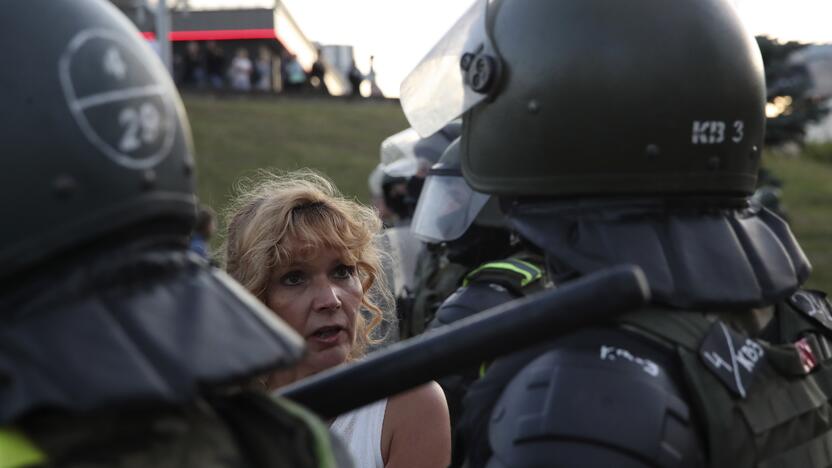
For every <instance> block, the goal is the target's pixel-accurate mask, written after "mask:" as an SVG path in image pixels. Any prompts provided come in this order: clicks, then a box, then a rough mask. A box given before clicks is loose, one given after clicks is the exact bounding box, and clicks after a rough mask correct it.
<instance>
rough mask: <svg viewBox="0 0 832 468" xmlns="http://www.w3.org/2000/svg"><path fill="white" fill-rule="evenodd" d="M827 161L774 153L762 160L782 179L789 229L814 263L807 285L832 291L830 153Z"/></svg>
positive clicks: (831, 183)
mask: <svg viewBox="0 0 832 468" xmlns="http://www.w3.org/2000/svg"><path fill="white" fill-rule="evenodd" d="M830 149H832V148H830ZM810 150H814V149H810ZM830 156H832V154H830ZM829 161H830V162H823V161H822V160H821V159H819V158H814V157H801V156H788V155H784V154H777V153H773V154H768V155H766V157H765V160H764V164H765V165H766V166H767V167H768V168H769V169H771V171H772V172H773V173H774V174H775V175H776V176H778V177H780V178H782V179H783V182H784V185H783V202H784V204H785V209H786V211H787V213H788V216H789V221H790V223H791V226H792V230H793V231H794V233H795V235H796V236H797V239H798V241H800V245H801V246H803V249H804V250H805V252H806V254H807V255H808V257H809V260H811V262H812V265H813V267H814V271H813V272H812V276H811V278H810V279H809V284H808V286H809V287H814V288H818V289H823V290H826V291H830V292H832V157H830V158H829Z"/></svg>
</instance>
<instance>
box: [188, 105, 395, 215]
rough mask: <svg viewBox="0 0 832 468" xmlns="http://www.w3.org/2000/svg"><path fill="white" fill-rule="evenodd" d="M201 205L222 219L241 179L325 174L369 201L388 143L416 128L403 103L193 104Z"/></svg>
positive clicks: (191, 107) (189, 114)
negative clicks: (307, 170)
mask: <svg viewBox="0 0 832 468" xmlns="http://www.w3.org/2000/svg"><path fill="white" fill-rule="evenodd" d="M184 101H185V107H186V108H187V111H188V116H189V117H190V121H191V126H192V130H193V134H194V141H195V145H196V152H197V171H198V187H197V191H198V193H199V196H200V199H201V200H202V201H203V202H205V203H207V204H208V205H210V206H212V207H213V208H214V209H216V210H218V211H221V210H222V209H224V208H225V206H226V204H227V202H228V200H229V197H230V196H231V194H232V188H233V186H234V184H235V183H236V181H238V180H239V179H240V177H241V176H245V175H252V174H253V172H254V171H255V170H257V169H261V168H274V169H278V170H291V169H298V168H301V167H311V168H314V169H317V170H319V171H321V172H323V173H324V174H326V175H328V176H329V177H330V178H332V179H333V180H334V181H335V183H336V184H337V185H338V187H339V188H340V189H341V191H342V192H344V193H345V194H347V195H349V196H354V197H357V198H359V199H361V200H364V201H367V200H368V198H369V194H368V191H367V190H368V189H367V176H368V175H369V173H370V171H371V170H372V168H373V167H375V165H376V164H378V161H379V145H380V144H381V141H382V140H383V139H384V138H386V137H388V136H390V135H392V134H393V133H396V132H398V131H400V130H403V129H405V128H407V127H408V124H407V121H406V120H405V118H404V115H403V114H402V112H401V109H400V108H399V106H398V104H397V103H395V102H379V101H347V100H335V99H292V98H286V97H280V98H246V97H222V98H217V97H211V96H202V95H189V96H185V100H184Z"/></svg>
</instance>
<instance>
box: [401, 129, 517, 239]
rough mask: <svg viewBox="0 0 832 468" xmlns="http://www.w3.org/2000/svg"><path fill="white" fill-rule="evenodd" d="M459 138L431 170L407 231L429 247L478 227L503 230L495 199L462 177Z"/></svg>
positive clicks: (502, 222) (504, 224)
mask: <svg viewBox="0 0 832 468" xmlns="http://www.w3.org/2000/svg"><path fill="white" fill-rule="evenodd" d="M459 156H460V153H459V138H457V139H456V140H454V141H453V143H451V144H450V145H449V146H448V148H447V149H446V150H445V152H444V153H443V154H442V158H440V159H439V162H438V163H436V164H435V165H434V166H433V167H431V169H430V171H429V172H428V174H427V177H426V178H425V186H424V188H423V189H422V193H421V195H420V196H419V203H418V204H417V205H416V212H415V213H414V215H413V221H412V223H411V224H410V229H411V230H412V231H413V234H414V235H415V236H416V237H418V238H419V239H421V240H423V241H425V242H428V243H441V242H450V241H453V240H456V239H459V238H460V237H462V235H463V234H465V232H466V231H468V229H469V228H470V227H471V226H472V225H474V224H477V225H479V226H484V227H494V228H506V227H507V226H506V223H505V221H504V220H503V215H502V213H501V212H500V209H499V206H498V202H497V198H496V197H492V196H490V195H488V194H485V193H480V192H477V191H475V190H473V189H471V187H470V186H469V185H468V183H467V182H466V181H465V179H464V178H463V177H462V166H461V163H460V159H459Z"/></svg>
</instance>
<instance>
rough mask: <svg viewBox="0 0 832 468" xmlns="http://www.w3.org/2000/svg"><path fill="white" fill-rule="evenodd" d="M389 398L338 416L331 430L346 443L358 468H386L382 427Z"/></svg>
mask: <svg viewBox="0 0 832 468" xmlns="http://www.w3.org/2000/svg"><path fill="white" fill-rule="evenodd" d="M386 409H387V398H385V399H383V400H379V401H377V402H375V403H370V404H369V405H367V406H364V407H361V408H358V409H357V410H354V411H351V412H349V413H346V414H342V415H340V416H338V417H337V418H336V419H335V421H333V422H332V425H331V426H330V427H329V428H330V430H331V431H332V432H333V433H334V434H336V435H337V436H338V437H340V438H341V440H342V441H344V444H346V446H347V450H348V451H349V452H350V455H352V458H353V460H354V461H355V467H356V468H384V460H383V459H382V458H381V426H382V424H384V411H385V410H386Z"/></svg>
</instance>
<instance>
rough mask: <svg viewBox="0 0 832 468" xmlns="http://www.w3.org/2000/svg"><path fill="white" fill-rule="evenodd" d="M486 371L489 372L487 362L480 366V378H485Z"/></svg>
mask: <svg viewBox="0 0 832 468" xmlns="http://www.w3.org/2000/svg"><path fill="white" fill-rule="evenodd" d="M486 371H488V362H487V361H483V362H482V363H481V364H480V378H483V377H485V373H486Z"/></svg>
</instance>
